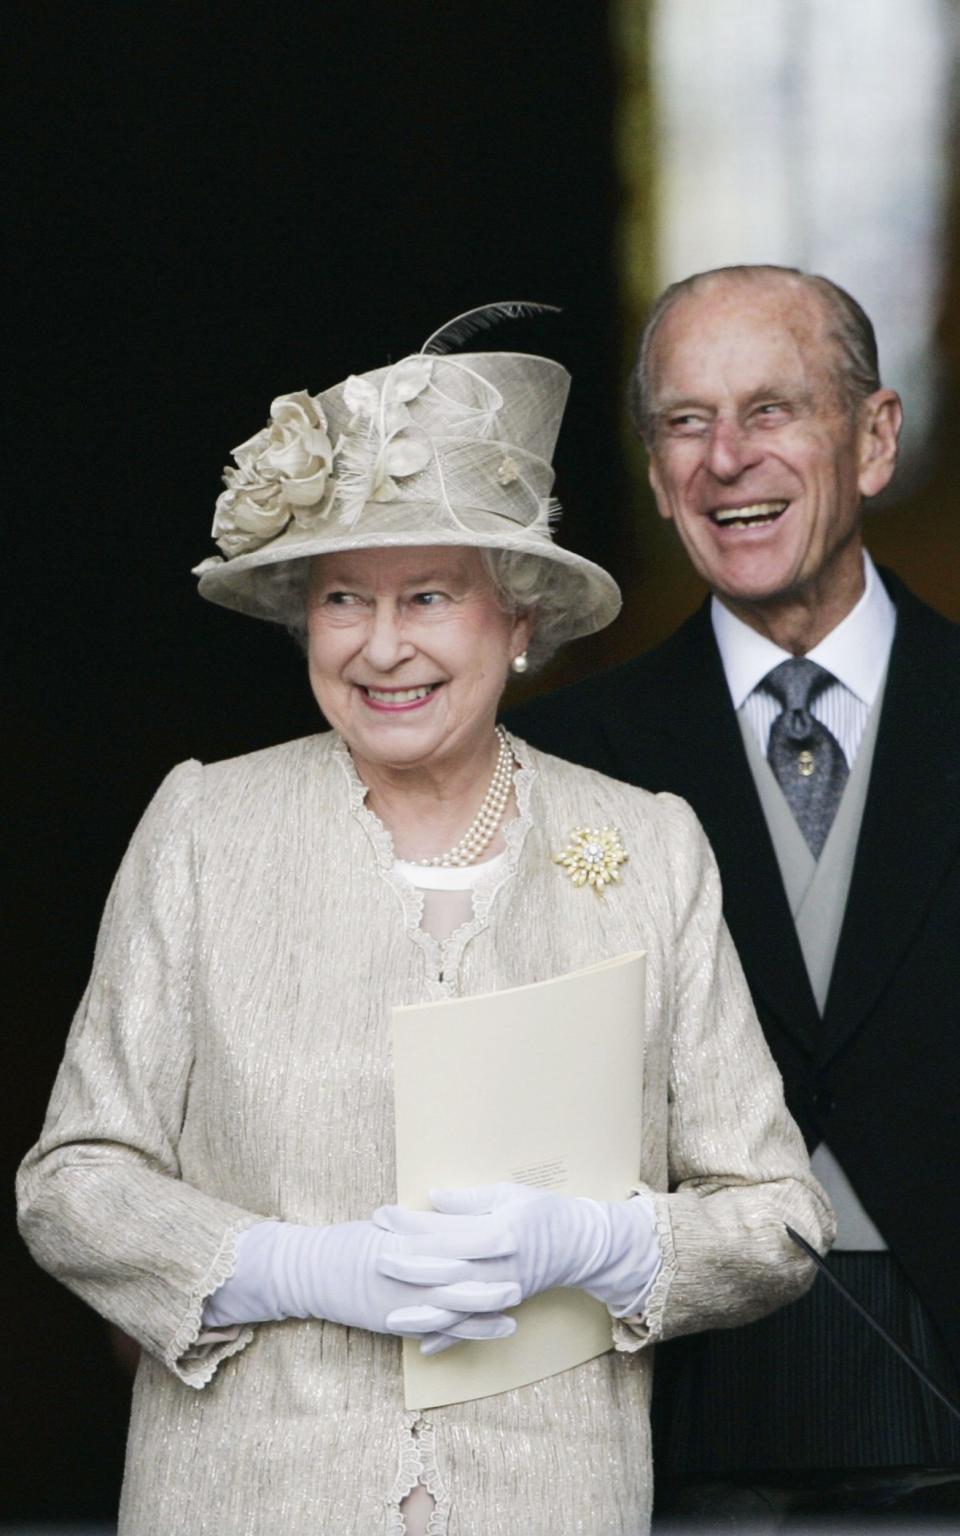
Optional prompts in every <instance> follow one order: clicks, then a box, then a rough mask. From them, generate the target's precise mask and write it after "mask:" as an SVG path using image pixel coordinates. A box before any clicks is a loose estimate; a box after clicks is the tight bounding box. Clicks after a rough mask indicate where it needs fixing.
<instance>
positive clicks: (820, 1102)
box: [813, 1088, 835, 1115]
mask: <svg viewBox="0 0 960 1536" xmlns="http://www.w3.org/2000/svg"><path fill="white" fill-rule="evenodd" d="M834 1104H835V1100H834V1097H833V1094H832V1093H831V1092H830V1089H829V1088H818V1089H817V1091H816V1093H815V1094H814V1095H813V1107H814V1109H815V1110H816V1112H817V1114H818V1115H829V1114H832V1113H833V1109H834Z"/></svg>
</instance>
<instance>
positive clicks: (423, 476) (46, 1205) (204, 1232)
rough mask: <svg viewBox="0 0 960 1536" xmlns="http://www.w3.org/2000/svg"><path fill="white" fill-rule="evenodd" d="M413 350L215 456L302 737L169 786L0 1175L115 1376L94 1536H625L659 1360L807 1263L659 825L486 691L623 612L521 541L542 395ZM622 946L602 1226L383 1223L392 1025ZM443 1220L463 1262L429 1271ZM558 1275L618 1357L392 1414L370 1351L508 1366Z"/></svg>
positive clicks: (245, 595)
mask: <svg viewBox="0 0 960 1536" xmlns="http://www.w3.org/2000/svg"><path fill="white" fill-rule="evenodd" d="M445 339H446V338H445V337H444V335H443V333H440V334H439V336H438V337H435V338H432V340H431V343H430V344H429V345H428V347H427V348H426V349H425V350H424V351H423V352H421V353H419V354H416V355H415V356H412V357H409V358H405V359H403V360H402V361H401V362H399V363H396V364H394V365H393V366H391V367H388V368H381V369H379V370H377V371H375V372H372V373H368V374H365V375H363V376H361V377H351V378H350V379H348V380H347V381H346V382H345V383H343V384H341V385H339V386H338V387H336V388H334V389H331V390H329V391H327V392H326V393H324V394H321V395H319V396H316V397H311V396H309V395H307V394H303V393H301V394H294V395H287V396H283V397H281V398H280V399H278V400H276V401H274V404H273V407H272V410H271V422H270V424H269V425H268V427H267V428H265V429H264V430H263V431H262V432H260V433H258V434H257V435H256V436H255V437H253V438H252V439H251V440H250V441H249V442H247V443H245V444H243V445H242V446H241V447H240V448H238V449H236V450H235V457H236V461H237V466H238V467H237V468H234V469H229V470H228V471H227V472H226V483H227V487H228V489H227V490H226V492H225V493H224V494H223V495H222V496H221V497H220V500H219V502H218V505H217V515H216V520H215V524H214V533H215V535H216V537H217V540H218V543H219V545H220V548H221V550H222V551H223V555H224V557H225V558H224V559H219V558H217V559H214V560H212V561H207V562H205V564H204V565H203V566H201V567H200V572H201V579H200V591H201V593H202V594H203V596H205V597H207V598H210V599H211V600H212V601H214V602H218V603H222V604H224V605H226V606H228V607H232V608H235V609H239V610H241V611H243V612H246V613H249V614H253V615H256V616H259V617H262V618H269V619H273V620H277V621H282V622H286V623H288V624H289V625H290V626H291V627H292V628H294V629H295V630H297V631H302V632H303V634H304V637H305V643H306V649H307V656H308V665H309V674H310V682H311V686H312V688H313V692H314V694H315V696H316V699H317V703H318V705H319V706H320V709H321V710H322V712H323V715H324V717H325V719H326V721H327V722H328V723H329V725H330V727H331V729H330V730H328V731H325V732H323V733H321V734H319V735H316V736H312V737H308V738H307V739H305V740H302V741H294V742H290V743H288V744H286V745H284V746H280V747H275V748H272V749H270V750H268V751H264V752H257V753H254V754H251V755H250V756H247V757H241V758H237V759H235V760H233V761H230V762H223V763H216V764H212V765H210V766H207V767H204V766H201V765H200V764H199V763H197V762H187V763H183V764H181V766H180V767H178V768H176V769H174V771H173V772H172V773H171V774H170V776H169V777H168V778H167V780H166V781H165V783H164V784H163V785H162V786H161V788H160V790H159V791H158V793H157V795H156V798H155V799H154V801H153V802H152V804H151V805H150V807H149V808H148V810H147V812H146V814H145V816H144V818H143V820H142V822H141V824H140V826H139V827H138V829H137V831H136V833H135V835H134V837H133V841H132V843H131V845H130V849H129V851H128V853H127V856H126V858H125V859H124V862H123V865H122V867H121V869H120V872H119V874H118V876H117V879H116V882H115V885H114V888H113V891H112V893H111V896H110V899H109V902H108V905H107V909H106V913H105V916H104V919H103V926H102V930H101V934H100V939H99V944H98V947H97V953H96V959H95V963H94V969H93V975H92V978H91V981H90V985H89V988H88V991H87V993H86V996H85V998H84V1000H83V1002H82V1004H81V1006H80V1009H79V1012H78V1015H77V1018H76V1020H75V1023H74V1025H73V1029H72V1032H71V1035H70V1038H69V1042H68V1045H67V1050H66V1056H65V1060H64V1063H63V1067H62V1069H61V1072H60V1075H59V1078H58V1081H57V1084H56V1087H55V1090H54V1094H53V1098H52V1101H51V1106H50V1111H49V1115H48V1119H47V1122H46V1125H45V1128H44V1130H43V1134H42V1136H41V1138H40V1140H39V1142H38V1143H37V1146H36V1147H35V1148H34V1150H33V1151H32V1152H31V1153H30V1154H29V1156H28V1157H27V1159H26V1161H25V1163H24V1166H23V1169H22V1173H21V1180H20V1195H21V1220H22V1226H23V1231H24V1233H25V1235H26V1239H27V1241H28V1243H29V1244H30V1247H31V1249H32V1251H33V1253H34V1255H35V1256H36V1258H37V1260H38V1262H39V1263H40V1264H42V1265H43V1266H44V1267H45V1268H47V1269H49V1270H50V1271H51V1272H52V1273H53V1274H55V1275H57V1276H58V1277H59V1278H60V1279H62V1280H63V1281H64V1283H65V1284H67V1285H69V1286H70V1287H71V1288H72V1289H73V1290H74V1291H76V1292H77V1294H78V1295H80V1296H82V1297H83V1298H85V1299H86V1300H87V1301H89V1302H90V1303H91V1305H93V1306H94V1307H96V1308H97V1309H98V1310H99V1311H101V1312H102V1313H103V1314H104V1315H105V1316H106V1317H108V1318H110V1319H112V1320H113V1321H114V1322H115V1323H116V1324H118V1325H119V1326H120V1327H121V1328H122V1329H124V1330H126V1332H127V1333H129V1334H131V1335H133V1336H134V1337H135V1338H136V1339H137V1340H139V1342H140V1344H141V1345H142V1348H143V1355H142V1360H141V1364H140V1367H139V1372H138V1376H137V1382H136V1388H135V1393H134V1402H133V1410H132V1424H131V1430H130V1438H129V1447H128V1456H127V1469H126V1477H125V1484H124V1492H123V1499H122V1507H121V1520H120V1529H121V1532H123V1533H125V1536H134V1533H136V1536H148V1533H149V1536H154V1533H158V1532H160V1533H163V1536H173V1533H174V1532H200V1531H208V1532H216V1533H218V1536H219V1533H222V1536H226V1533H230V1536H239V1533H246V1536H278V1533H281V1532H282V1533H283V1536H307V1533H310V1536H316V1533H317V1532H319V1531H337V1532H338V1533H341V1536H349V1533H356V1536H371V1533H373V1532H377V1531H383V1532H395V1533H400V1532H414V1531H419V1532H426V1531H429V1532H431V1533H440V1532H450V1533H459V1536H474V1533H476V1532H480V1531H491V1532H492V1531H507V1530H525V1531H537V1532H550V1533H551V1536H562V1533H565V1532H571V1533H572V1532H575V1531H589V1532H590V1533H591V1536H615V1533H618V1536H627V1533H629V1536H637V1533H640V1532H643V1531H645V1530H646V1529H647V1525H648V1520H649V1505H650V1495H651V1475H650V1453H649V1434H648V1423H647V1403H648V1397H649V1390H650V1380H651V1369H652V1351H651V1349H650V1345H651V1344H652V1343H653V1342H654V1341H656V1340H658V1339H663V1338H668V1337H670V1336H672V1335H675V1334H681V1333H684V1332H688V1331H690V1330H693V1329H698V1328H705V1327H717V1326H727V1325H730V1324H734V1323H740V1322H744V1321H746V1320H748V1319H750V1318H754V1317H758V1316H760V1315H762V1314H763V1313H765V1312H768V1311H770V1310H771V1309H772V1308H774V1307H776V1306H778V1305H780V1304H781V1303H783V1302H785V1301H788V1300H790V1299H791V1298H793V1297H795V1296H796V1295H798V1294H799V1293H800V1292H801V1291H802V1290H803V1289H804V1288H805V1286H806V1285H807V1284H808V1283H809V1280H810V1278H811V1275H810V1268H809V1265H808V1263H807V1261H806V1260H805V1259H804V1258H803V1256H802V1255H800V1254H799V1253H798V1252H797V1250H796V1249H795V1248H793V1247H792V1245H791V1244H790V1242H789V1241H788V1239H787V1237H786V1235H785V1232H784V1223H785V1222H790V1223H791V1224H792V1225H793V1226H794V1227H796V1228H798V1229H799V1230H800V1231H801V1232H803V1233H804V1234H805V1235H806V1236H807V1238H808V1239H809V1240H810V1241H812V1242H814V1243H815V1244H816V1245H817V1246H818V1247H821V1248H822V1247H823V1246H825V1244H826V1243H827V1242H828V1241H829V1237H830V1221H831V1217H830V1212H829V1208H828V1207H827V1205H826V1203H825V1201H824V1198H823V1195H822V1193H821V1191H820V1190H819V1188H818V1186H817V1185H816V1183H815V1182H814V1181H813V1180H812V1179H811V1177H810V1174H809V1169H808V1166H807V1162H806V1158H805V1155H804V1152H803V1148H802V1145H801V1142H800V1139H799V1136H798V1133H797V1131H796V1129H795V1127H794V1125H793V1123H792V1122H791V1120H790V1119H789V1117H788V1115H787V1113H786V1111H785V1109H784V1105H783V1101H782V1098H781V1091H780V1083H779V1080H778V1077H777V1073H776V1070H775V1068H774V1066H773V1064H772V1062H771V1060H770V1058H769V1056H768V1054H767V1051H766V1048H765V1046H764V1043H763V1040H762V1037H761V1035H760V1031H759V1028H758V1026H757V1024H756V1021H755V1018H754V1015H753V1011H752V1008H751V1004H750V999H749V996H748V993H747V990H746V987H745V985H744V982H743V979H742V976H741V973H740V969H739V966H738V963H737V959H736V956H735V954H734V952H733V950H732V947H731V944H730V940H729V938H728V935H727V933H726V930H725V928H724V925H723V921H722V917H721V904H720V889H719V884H718V880H717V874H716V870H715V868H714V864H713V860H712V858H711V854H710V850H709V848H708V846H707V844H706V842H705V839H704V837H703V834H702V832H701V831H700V829H699V826H698V824H697V822H696V820H695V818H694V817H693V815H692V813H691V812H690V811H689V809H688V808H687V806H686V805H685V804H684V803H683V802H682V801H680V800H677V799H675V798H673V797H672V796H669V795H660V796H657V797H654V796H651V795H648V794H646V793H645V792H643V791H641V790H638V789H634V788H628V787H627V786H625V785H623V784H619V783H616V782H614V781H612V780H609V779H605V778H603V777H601V776H599V775H597V774H595V773H591V772H589V771H586V770H584V769H580V768H575V767H572V766H570V765H568V764H566V763H563V762H561V761H558V760H557V759H554V758H550V757H545V756H542V755H541V754H539V753H537V752H534V751H532V750H530V749H529V748H528V747H526V746H525V745H524V744H523V742H521V741H518V740H514V739H511V738H510V737H509V736H508V735H507V734H506V732H504V730H503V729H502V728H498V727H497V726H496V713H497V706H498V701H499V699H500V695H501V692H502V690H503V687H504V684H505V681H506V678H507V676H508V674H509V671H510V669H511V668H513V669H515V670H517V671H522V670H524V668H525V667H526V665H527V661H528V659H529V661H531V662H533V661H535V660H537V659H539V658H541V657H542V656H543V655H544V654H546V653H547V652H548V651H549V649H550V648H551V647H552V646H553V645H554V644H555V643H556V642H557V641H558V640H560V639H567V638H571V637H573V636H576V635H579V634H585V633H588V632H590V631H593V630H596V629H598V628H600V627H601V626H603V625H605V624H607V623H608V622H609V621H610V620H611V619H612V618H613V617H614V616H615V614H616V612H617V609H618V607H619V594H618V592H617V588H616V586H615V584H614V582H613V581H612V580H611V578H610V577H609V576H608V575H607V574H606V573H605V572H603V571H601V570H600V569H599V568H598V567H596V566H595V565H592V564H591V563H590V562H588V561H586V560H583V559H581V558H579V557H578V556H576V555H574V554H572V553H570V552H569V551H567V550H564V549H562V548H559V547H558V546H557V545H556V544H554V543H553V540H552V537H551V531H550V517H551V514H552V511H553V507H552V505H551V503H550V501H549V493H550V489H551V486H552V479H553V475H552V470H551V466H550V459H551V455H552V451H553V445H554V442H555V438H556V433H557V430H558V427H559V421H560V417H561V414H562V411H563V406H564V402H565V398H566V392H567V387H568V379H567V375H566V374H565V372H564V370H563V369H562V368H561V367H559V366H558V365H557V364H556V363H553V362H550V361H548V360H547V359H545V358H540V357H531V356H525V355H519V354H509V353H500V354H497V353H474V354H469V355H460V356H451V355H445V354H444V352H443V350H442V348H443V346H444V342H445ZM583 827H605V828H614V829H616V839H617V847H618V848H619V850H620V851H622V852H623V853H624V854H625V855H626V861H625V862H620V867H619V869H618V870H617V873H618V874H619V876H620V878H619V880H618V881H617V882H616V883H613V882H611V884H610V885H609V886H608V887H607V890H606V893H605V894H604V896H603V897H602V899H601V898H600V897H599V896H598V895H597V893H596V891H595V890H594V889H591V887H590V884H589V883H587V884H577V883H575V882H574V881H573V880H572V879H571V878H570V874H569V871H568V870H567V869H566V868H564V867H563V865H562V864H559V863H558V862H557V859H556V857H555V856H556V855H557V853H558V851H560V850H562V849H563V848H564V847H565V845H567V844H568V843H569V841H570V837H571V833H572V832H573V831H574V829H577V828H583ZM617 858H618V860H619V853H618V855H617ZM638 949H640V950H643V951H644V952H645V954H646V1012H645V1023H644V1026H643V1027H644V1031H645V1037H644V1046H643V1051H644V1058H643V1059H644V1077H643V1125H642V1156H641V1161H640V1166H639V1167H637V1169H636V1180H635V1183H634V1186H633V1188H630V1187H625V1188H624V1189H623V1198H622V1200H619V1201H612V1202H608V1203H603V1202H590V1201H583V1200H575V1199H570V1198H566V1197H563V1196H561V1195H555V1194H542V1193H541V1194H539V1195H537V1196H533V1195H531V1192H530V1191H529V1190H527V1189H525V1188H523V1187H521V1186H510V1185H506V1186H503V1185H499V1186H496V1187H494V1188H493V1189H491V1190H487V1191H482V1190H481V1191H466V1192H461V1193H460V1194H453V1195H452V1196H447V1197H445V1199H442V1200H440V1201H439V1202H438V1203H439V1204H440V1205H441V1206H442V1207H443V1210H442V1211H441V1212H440V1213H438V1214H436V1215H434V1216H432V1217H429V1216H427V1215H425V1216H424V1217H423V1218H418V1219H414V1218H412V1217H410V1216H409V1213H405V1212H404V1211H403V1210H402V1209H397V1208H393V1209H392V1210H391V1209H385V1210H384V1209H379V1210H378V1208H379V1207H381V1206H382V1205H383V1202H384V1201H390V1200H393V1199H395V1187H394V1171H393V1166H394V1136H393V1119H392V1114H393V1095H392V1077H391V1057H390V1033H389V1020H390V1009H391V1006H392V1005H396V1004H403V1003H414V1002H420V1001H424V1000H430V999H443V998H454V997H457V996H460V995H470V994H485V993H491V992H495V991H496V990H498V989H501V988H506V987H516V986H518V985H522V984H524V983H529V982H536V981H541V980H544V979H546V978H550V977H555V976H559V975H562V974H564V973H567V972H571V971H574V970H576V969H578V968H580V967H583V966H587V965H590V964H592V963H595V962H598V961H601V960H604V959H608V958H612V957H616V956H619V955H622V954H624V953H626V952H628V951H632V950H638ZM638 1027H640V1024H639V1020H638ZM503 1070H504V1072H509V1071H510V1063H509V1061H506V1062H504V1064H503ZM429 1114H430V1106H429V1104H426V1105H425V1106H424V1115H425V1116H427V1117H428V1116H429ZM464 1212H475V1213H477V1214H476V1215H474V1216H471V1217H470V1227H471V1231H472V1233H473V1235H474V1246H472V1247H470V1248H469V1250H466V1249H463V1250H461V1249H458V1248H457V1247H456V1243H454V1245H453V1247H450V1245H449V1244H447V1243H446V1241H445V1240H446V1237H447V1234H448V1232H449V1233H452V1234H454V1236H456V1234H457V1232H458V1231H459V1225H458V1224H459V1223H462V1222H463V1221H464V1220H465V1217H464V1215H463V1214H462V1213H464ZM374 1213H376V1219H375V1220H374V1219H373V1218H374ZM408 1218H409V1219H408ZM485 1221H486V1222H487V1223H488V1224H489V1225H488V1227H484V1222H485ZM445 1224H449V1225H445ZM485 1232H488V1233H489V1243H487V1241H486V1238H485V1237H484V1233H485ZM409 1233H414V1234H416V1233H420V1235H419V1236H416V1235H414V1236H409V1235H407V1234H409ZM504 1233H506V1234H508V1237H509V1242H507V1243H504ZM478 1234H479V1240H478V1241H477V1237H478ZM485 1244H486V1246H485ZM450 1253H456V1254H457V1255H459V1256H458V1257H457V1258H456V1259H455V1260H451V1261H450V1262H449V1263H444V1261H443V1256H444V1254H448V1255H449V1254H450ZM553 1286H580V1287H582V1288H583V1289H585V1290H587V1291H589V1292H590V1293H591V1294H592V1295H594V1296H595V1297H598V1298H600V1300H601V1301H603V1302H604V1303H605V1304H606V1305H607V1307H608V1308H609V1311H610V1313H611V1318H612V1321H611V1336H610V1337H611V1350H610V1351H609V1352H607V1353H605V1354H602V1355H600V1356H599V1357H597V1358H595V1359H593V1360H592V1361H590V1362H588V1363H587V1364H585V1365H581V1366H579V1367H576V1368H575V1369H571V1370H567V1371H563V1372H561V1373H560V1374H558V1375H555V1376H552V1377H549V1378H547V1379H544V1380H542V1381H538V1382H535V1383H534V1384H532V1385H530V1386H526V1387H521V1388H519V1389H516V1390H513V1391H509V1392H504V1393H501V1394H499V1395H494V1396H491V1397H487V1398H482V1399H479V1400H476V1401H471V1402H466V1403H458V1404H454V1405H451V1406H448V1407H444V1408H440V1409H437V1410H434V1411H431V1412H430V1414H429V1416H428V1417H425V1416H424V1415H422V1414H418V1413H415V1412H406V1411H405V1410H404V1406H403V1402H404V1399H403V1391H402V1380H401V1369H400V1342H399V1336H401V1335H413V1336H414V1337H420V1338H421V1339H422V1341H423V1345H422V1347H423V1348H424V1349H425V1350H426V1351H428V1352H429V1351H432V1350H439V1349H443V1348H446V1347H449V1346H451V1345H455V1344H456V1342H457V1341H458V1340H459V1339H461V1338H474V1339H480V1340H485V1339H488V1338H497V1337H501V1336H503V1335H506V1334H508V1333H510V1332H511V1330H512V1329H513V1327H514V1321H513V1319H512V1317H511V1316H510V1309H511V1308H512V1307H513V1306H515V1305H516V1303H517V1302H519V1301H520V1300H521V1299H522V1298H525V1297H527V1296H530V1295H533V1294H535V1293H536V1292H538V1291H540V1290H543V1289H545V1288H547V1287H553ZM480 1347H482V1348H486V1347H489V1346H487V1345H481V1346H480Z"/></svg>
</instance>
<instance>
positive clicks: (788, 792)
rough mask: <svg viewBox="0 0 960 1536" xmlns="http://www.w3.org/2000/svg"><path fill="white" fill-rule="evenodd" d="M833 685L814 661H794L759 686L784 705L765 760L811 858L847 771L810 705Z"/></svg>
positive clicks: (836, 746) (796, 658) (833, 812)
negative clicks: (812, 712)
mask: <svg viewBox="0 0 960 1536" xmlns="http://www.w3.org/2000/svg"><path fill="white" fill-rule="evenodd" d="M833 682H836V678H835V677H834V676H833V675H832V673H830V672H827V671H826V670H825V669H824V668H823V667H818V666H817V663H816V662H815V661H808V660H807V658H806V657H805V656H794V657H792V658H791V660H790V661H782V662H781V663H780V665H779V667H774V669H773V671H772V672H770V673H768V674H767V676H766V677H765V678H764V679H763V682H762V684H761V687H763V688H765V689H766V690H767V692H768V693H772V694H773V697H774V698H775V699H777V700H778V701H779V702H780V704H781V705H782V706H783V707H782V711H781V713H780V714H779V715H778V716H777V718H776V719H775V720H774V722H773V725H772V726H771V727H770V741H769V745H768V746H767V761H768V762H769V764H770V767H771V768H772V769H773V771H774V773H775V775H776V778H777V782H778V784H779V785H780V788H781V789H782V790H783V793H784V795H785V796H786V800H787V804H788V805H789V807H790V809H791V811H792V812H793V814H794V816H795V818H796V822H797V826H798V827H799V828H800V831H801V832H802V833H803V835H804V838H805V839H806V843H807V846H808V848H809V849H810V852H811V853H812V854H813V856H814V858H815V859H819V857H820V852H821V850H822V848H823V845H824V843H825V842H826V840H827V833H828V832H829V831H830V828H831V826H832V825H833V818H834V816H835V815H836V813H837V806H838V805H839V804H840V797H841V795H842V794H843V787H844V785H845V784H846V782H847V777H848V775H849V772H850V770H849V768H848V767H847V760H846V758H845V757H844V755H843V748H842V747H841V745H840V743H839V742H838V741H837V738H836V737H835V736H833V735H832V734H831V733H830V731H828V730H827V728H826V726H825V725H821V723H820V721H819V720H815V719H814V717H813V715H811V713H810V704H811V702H812V701H813V700H814V699H815V698H816V697H817V694H819V693H822V692H823V690H824V689H825V688H829V686H830V684H831V683H833Z"/></svg>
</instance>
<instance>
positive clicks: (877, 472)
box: [859, 389, 903, 496]
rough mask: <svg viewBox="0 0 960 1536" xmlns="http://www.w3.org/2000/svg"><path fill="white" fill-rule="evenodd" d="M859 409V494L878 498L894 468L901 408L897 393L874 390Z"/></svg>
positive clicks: (888, 481) (890, 477)
mask: <svg viewBox="0 0 960 1536" xmlns="http://www.w3.org/2000/svg"><path fill="white" fill-rule="evenodd" d="M860 409H861V416H860V474H859V485H860V494H861V495H862V496H877V495H879V493H880V492H881V491H882V490H883V488H884V486H886V485H889V483H890V481H891V479H892V478H893V471H894V470H895V469H896V467H897V441H898V439H899V437H900V428H901V426H902V425H903V406H902V405H901V404H900V396H899V395H898V394H897V392H896V390H893V389H877V390H874V392H873V394H872V395H868V396H867V398H866V400H865V401H864V402H863V405H862V406H861V408H860Z"/></svg>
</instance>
